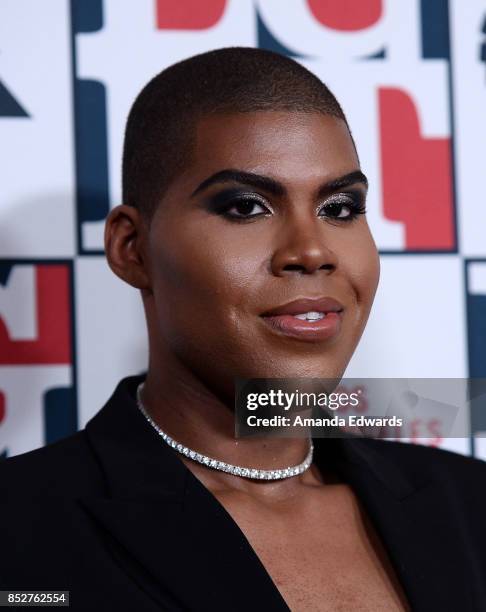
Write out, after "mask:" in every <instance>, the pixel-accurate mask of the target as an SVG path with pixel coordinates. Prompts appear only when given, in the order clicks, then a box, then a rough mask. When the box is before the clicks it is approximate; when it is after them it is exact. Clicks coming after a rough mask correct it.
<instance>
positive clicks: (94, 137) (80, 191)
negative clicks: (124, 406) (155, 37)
mask: <svg viewBox="0 0 486 612" xmlns="http://www.w3.org/2000/svg"><path fill="white" fill-rule="evenodd" d="M71 24H72V53H73V66H74V77H73V93H74V110H75V112H74V130H75V152H76V155H75V160H76V161H75V164H76V165H75V172H76V210H77V238H78V252H80V253H84V254H93V255H96V254H101V253H102V252H103V251H102V250H96V251H95V250H88V251H86V250H85V248H84V245H83V243H82V236H83V232H82V226H83V223H86V222H88V221H102V220H103V219H105V218H106V215H107V214H108V213H109V211H110V193H109V170H108V131H107V110H106V90H105V87H104V85H103V84H102V83H100V82H98V81H93V80H82V79H78V78H77V77H76V71H77V62H76V46H75V44H74V41H75V37H76V35H77V34H81V33H85V32H95V31H97V30H100V29H101V28H102V27H103V3H102V2H101V0H71Z"/></svg>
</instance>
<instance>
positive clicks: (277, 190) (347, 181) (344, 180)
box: [191, 168, 368, 198]
mask: <svg viewBox="0 0 486 612" xmlns="http://www.w3.org/2000/svg"><path fill="white" fill-rule="evenodd" d="M217 183H242V184H244V185H251V186H252V187H255V188H257V189H262V190H263V191H267V192H268V193H271V194H272V195H274V196H278V197H281V196H285V195H286V194H287V190H286V189H285V187H284V185H282V183H280V182H279V181H276V180H275V179H273V178H270V177H269V176H264V175H262V174H255V173H254V172H244V171H243V170H235V169H232V168H230V169H227V170H221V171H220V172H216V173H215V174H213V175H211V176H210V177H209V178H207V179H205V180H204V181H203V182H202V183H201V184H200V185H199V186H198V187H196V189H195V190H194V191H193V192H192V193H191V198H192V197H193V196H195V195H196V194H198V193H200V192H201V191H203V190H204V189H207V188H208V187H210V186H211V185H215V184H217ZM356 183H362V184H363V185H364V186H365V187H368V179H367V178H366V176H365V175H364V174H363V172H361V170H354V171H353V172H349V173H348V174H344V175H343V176H340V177H338V178H335V179H332V180H331V181H327V182H326V183H324V184H323V185H321V186H320V187H319V189H318V192H317V193H318V197H321V196H323V195H325V194H326V193H329V192H331V191H335V190H337V189H342V188H343V187H349V186H350V185H355V184H356Z"/></svg>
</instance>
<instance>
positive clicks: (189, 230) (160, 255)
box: [151, 225, 259, 323]
mask: <svg viewBox="0 0 486 612" xmlns="http://www.w3.org/2000/svg"><path fill="white" fill-rule="evenodd" d="M204 229H205V228H204V226H202V227H200V228H199V230H198V228H197V227H194V225H193V226H192V227H188V226H186V228H185V229H184V231H180V230H174V231H172V232H166V235H165V236H164V237H161V238H160V240H159V241H158V244H157V247H156V248H154V249H153V252H152V255H151V263H152V270H153V274H154V290H155V293H156V300H157V301H158V302H165V303H166V304H169V306H171V307H173V308H175V306H177V311H178V312H184V313H186V312H187V311H192V312H193V313H197V315H198V316H199V317H200V316H202V315H204V316H205V317H206V318H209V319H212V318H216V317H217V318H218V320H219V321H220V322H221V323H223V322H224V320H226V319H227V318H228V316H229V313H230V311H231V309H232V307H233V306H237V305H238V304H241V302H242V301H243V300H244V299H247V297H248V291H249V289H250V288H251V280H252V278H253V277H254V274H255V271H256V268H257V267H258V265H259V263H258V256H257V255H255V253H254V252H253V249H252V248H250V245H249V244H248V243H247V241H242V240H237V239H236V240H235V237H234V236H233V237H232V235H231V233H228V232H226V233H224V232H221V231H219V232H214V231H211V232H207V231H203V230H204Z"/></svg>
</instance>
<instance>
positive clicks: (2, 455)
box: [0, 449, 8, 461]
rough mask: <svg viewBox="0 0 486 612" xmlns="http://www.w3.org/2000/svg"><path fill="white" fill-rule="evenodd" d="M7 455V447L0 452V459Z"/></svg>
mask: <svg viewBox="0 0 486 612" xmlns="http://www.w3.org/2000/svg"><path fill="white" fill-rule="evenodd" d="M7 457H8V449H5V450H4V451H3V452H2V453H0V461H1V460H2V459H6V458H7Z"/></svg>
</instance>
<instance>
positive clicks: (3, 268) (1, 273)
mask: <svg viewBox="0 0 486 612" xmlns="http://www.w3.org/2000/svg"><path fill="white" fill-rule="evenodd" d="M12 269H13V264H12V263H10V262H8V261H0V285H2V286H3V287H6V286H7V283H8V277H9V276H10V273H11V272H12Z"/></svg>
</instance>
